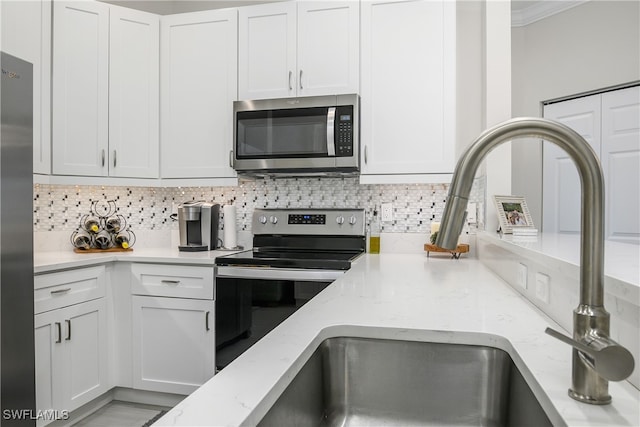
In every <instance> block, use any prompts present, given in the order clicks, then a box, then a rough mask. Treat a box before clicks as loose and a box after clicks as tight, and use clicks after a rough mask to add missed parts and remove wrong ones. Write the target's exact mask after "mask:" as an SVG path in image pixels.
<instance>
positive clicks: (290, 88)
mask: <svg viewBox="0 0 640 427" xmlns="http://www.w3.org/2000/svg"><path fill="white" fill-rule="evenodd" d="M292 76H293V71H289V90H293V86H292V85H291V77H292Z"/></svg>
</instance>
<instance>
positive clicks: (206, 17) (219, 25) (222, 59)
mask: <svg viewBox="0 0 640 427" xmlns="http://www.w3.org/2000/svg"><path fill="white" fill-rule="evenodd" d="M160 39H161V51H162V55H161V69H162V73H161V90H162V106H161V118H162V120H161V122H162V124H161V126H162V128H161V132H162V144H161V150H162V167H161V175H162V178H230V177H231V178H233V177H235V171H234V170H233V168H232V167H231V163H230V155H231V150H232V143H233V141H232V140H233V128H232V126H233V120H232V116H233V101H234V100H235V99H236V95H237V87H238V86H237V79H238V77H237V11H236V10H235V9H229V10H214V11H207V12H197V13H188V14H179V15H173V16H164V17H162V20H161V38H160Z"/></svg>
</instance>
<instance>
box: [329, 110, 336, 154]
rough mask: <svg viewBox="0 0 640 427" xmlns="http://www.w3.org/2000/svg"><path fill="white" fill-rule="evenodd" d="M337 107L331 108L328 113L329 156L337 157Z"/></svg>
mask: <svg viewBox="0 0 640 427" xmlns="http://www.w3.org/2000/svg"><path fill="white" fill-rule="evenodd" d="M335 124H336V107H330V108H329V110H328V111H327V155H328V156H329V157H335V156H336V144H335Z"/></svg>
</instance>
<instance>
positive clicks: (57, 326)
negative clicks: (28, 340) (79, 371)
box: [34, 310, 67, 426]
mask: <svg viewBox="0 0 640 427" xmlns="http://www.w3.org/2000/svg"><path fill="white" fill-rule="evenodd" d="M34 322H35V325H34V326H35V331H34V332H35V350H36V367H35V369H36V409H37V410H38V411H46V410H50V409H52V410H61V409H67V407H66V401H65V400H64V398H63V393H62V384H64V380H63V377H64V372H63V368H62V367H63V366H64V365H65V363H64V348H63V344H62V333H63V332H62V319H60V314H59V310H54V311H50V312H47V313H43V314H38V315H36V316H35V317H34ZM36 424H37V425H38V426H43V425H45V424H48V421H47V420H44V419H39V420H38V421H37V423H36Z"/></svg>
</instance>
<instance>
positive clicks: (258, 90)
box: [238, 2, 328, 99]
mask: <svg viewBox="0 0 640 427" xmlns="http://www.w3.org/2000/svg"><path fill="white" fill-rule="evenodd" d="M238 13H239V18H238V19H239V22H238V98H239V99H263V98H281V97H287V96H295V95H296V87H297V72H296V70H297V68H296V44H297V43H296V2H282V3H271V4H264V5H258V6H249V7H241V8H239V9H238ZM327 30H328V29H327V28H325V29H324V31H323V33H322V34H323V35H324V34H326V32H327ZM318 36H319V35H318Z"/></svg>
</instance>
